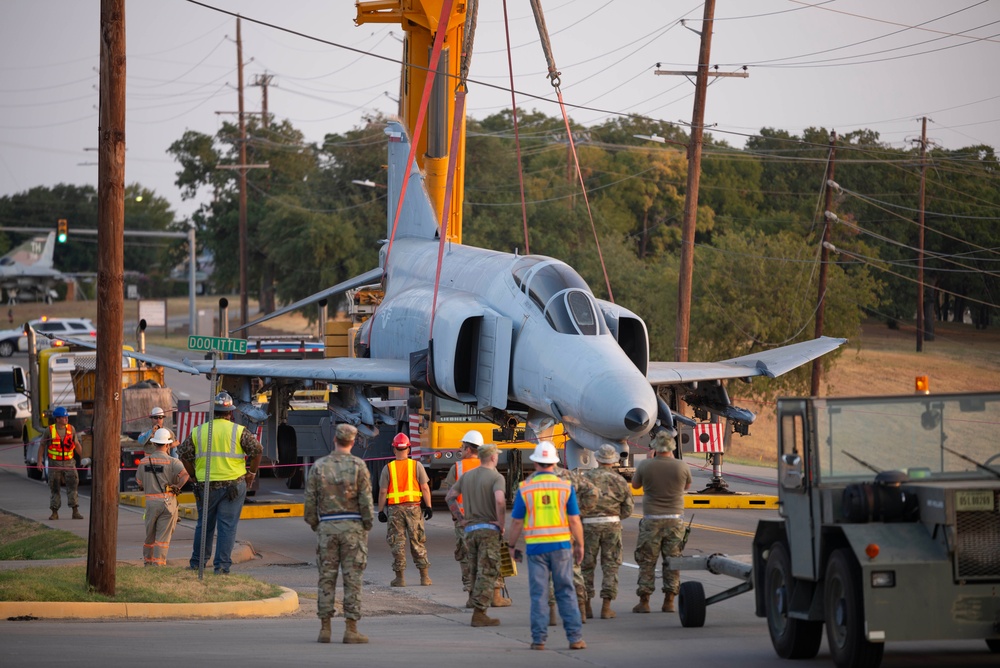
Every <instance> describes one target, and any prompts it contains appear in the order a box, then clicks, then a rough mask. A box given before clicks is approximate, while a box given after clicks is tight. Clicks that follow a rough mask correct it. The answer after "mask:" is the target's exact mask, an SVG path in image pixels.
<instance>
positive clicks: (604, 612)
mask: <svg viewBox="0 0 1000 668" xmlns="http://www.w3.org/2000/svg"><path fill="white" fill-rule="evenodd" d="M601 601H602V603H601V619H614V618H615V611H614V610H612V609H611V599H610V598H602V599H601Z"/></svg>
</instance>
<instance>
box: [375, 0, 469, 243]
mask: <svg viewBox="0 0 1000 668" xmlns="http://www.w3.org/2000/svg"><path fill="white" fill-rule="evenodd" d="M446 1H447V0H367V1H362V2H358V3H357V10H358V14H357V18H356V19H355V23H356V24H358V25H363V24H365V23H398V24H399V25H400V27H401V28H402V30H403V32H404V34H405V37H404V40H403V71H402V73H401V75H400V81H399V115H400V117H401V120H402V121H403V124H404V125H405V126H406V128H407V130H408V131H409V134H410V137H414V136H415V134H416V133H415V132H414V131H415V130H416V127H415V125H416V123H417V116H418V115H419V109H420V101H421V96H422V94H423V90H424V86H425V84H426V82H427V77H428V76H429V75H430V74H431V73H430V72H429V71H428V67H429V64H430V60H431V50H432V46H433V44H434V38H435V36H436V34H437V32H438V30H442V29H443V30H445V31H446V32H445V37H444V44H443V46H442V49H441V56H440V60H439V62H438V67H437V71H436V72H434V73H433V76H434V84H433V88H432V92H431V100H430V103H429V105H428V109H427V115H426V117H425V120H424V124H425V127H424V128H423V130H422V132H421V135H420V139H419V142H418V143H417V164H418V165H419V166H420V169H421V170H422V171H423V173H424V178H425V183H426V184H427V191H428V193H429V195H430V198H431V202H432V203H433V205H434V208H435V210H436V211H437V214H438V217H439V220H441V221H442V223H443V222H444V221H445V220H447V224H448V225H447V236H448V241H451V242H454V243H462V205H463V202H464V196H463V193H464V191H465V115H464V114H462V116H461V118H459V119H458V122H459V123H461V124H462V126H461V127H460V128H459V132H458V135H457V136H458V141H457V146H453V147H449V146H448V143H449V142H450V141H451V136H452V129H453V120H454V116H455V91H456V88H457V87H458V86H459V85H461V83H460V82H462V81H463V78H462V69H463V66H464V67H465V68H466V69H467V67H468V65H467V63H468V59H469V57H471V53H469V52H470V51H471V48H468V47H466V45H465V40H466V35H467V33H468V32H469V30H468V27H467V18H468V17H467V15H466V11H467V7H468V5H467V3H466V2H465V0H453V1H452V2H451V5H452V7H451V12H450V14H449V16H448V20H447V23H446V25H441V24H440V23H441V22H440V20H441V10H442V7H443V6H444V5H445V2H446ZM472 18H474V17H472ZM450 152H453V153H454V155H455V159H456V160H457V166H456V170H455V179H454V183H453V184H452V196H451V203H450V206H449V207H448V208H449V210H448V211H447V212H445V211H444V202H445V187H446V182H447V178H448V156H449V153H450Z"/></svg>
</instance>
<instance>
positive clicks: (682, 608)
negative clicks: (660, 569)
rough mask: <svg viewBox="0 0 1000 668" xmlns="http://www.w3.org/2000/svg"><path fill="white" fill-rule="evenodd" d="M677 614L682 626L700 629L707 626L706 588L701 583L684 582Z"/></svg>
mask: <svg viewBox="0 0 1000 668" xmlns="http://www.w3.org/2000/svg"><path fill="white" fill-rule="evenodd" d="M677 614H678V615H679V616H680V618H681V626H683V627H685V628H700V627H702V626H704V625H705V588H704V587H702V586H701V583H700V582H682V583H681V590H680V592H679V593H678V594H677Z"/></svg>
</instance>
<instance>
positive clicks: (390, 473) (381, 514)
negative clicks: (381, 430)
mask: <svg viewBox="0 0 1000 668" xmlns="http://www.w3.org/2000/svg"><path fill="white" fill-rule="evenodd" d="M392 448H393V453H394V454H395V459H393V460H392V461H391V462H389V463H388V464H386V465H385V468H383V469H382V473H381V475H380V476H379V479H378V486H379V489H378V521H379V522H382V523H383V524H385V523H386V522H388V524H389V527H388V532H387V533H386V537H385V540H386V542H387V543H389V548H390V549H391V550H392V570H393V571H394V572H395V573H396V577H395V579H393V581H392V582H391V583H389V584H390V585H391V586H393V587H405V586H406V579H405V577H404V574H405V572H406V541H407V539H409V541H410V554H411V555H413V563H414V564H416V566H417V569H418V570H419V571H420V584H421V585H424V586H427V585H430V584H433V583H432V582H431V576H430V575H429V574H428V572H427V570H428V569H429V568H430V562H429V561H428V560H427V546H426V543H427V536H426V534H425V533H424V520H425V519H428V520H429V519H430V518H431V517H432V516H433V515H434V511H433V510H431V488H430V486H429V485H428V482H429V480H430V479H429V478H428V477H427V471H425V470H424V465H423V464H421V463H420V462H418V461H416V460H414V459H410V439H409V438H408V437H407V435H406V434H396V437H395V438H393V439H392ZM421 505H423V515H421V513H420V509H421ZM387 506H388V509H389V512H388V514H387V513H386V507H387Z"/></svg>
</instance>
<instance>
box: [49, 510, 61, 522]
mask: <svg viewBox="0 0 1000 668" xmlns="http://www.w3.org/2000/svg"><path fill="white" fill-rule="evenodd" d="M49 519H50V520H57V519H59V511H58V510H53V511H52V514H51V515H49Z"/></svg>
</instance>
